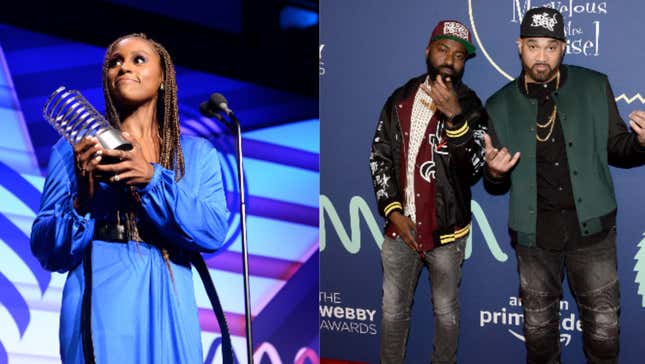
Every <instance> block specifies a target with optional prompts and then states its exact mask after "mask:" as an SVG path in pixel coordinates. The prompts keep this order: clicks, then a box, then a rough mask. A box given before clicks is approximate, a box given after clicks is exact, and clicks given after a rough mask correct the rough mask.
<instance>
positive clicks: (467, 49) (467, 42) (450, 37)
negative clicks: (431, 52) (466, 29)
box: [432, 35, 475, 56]
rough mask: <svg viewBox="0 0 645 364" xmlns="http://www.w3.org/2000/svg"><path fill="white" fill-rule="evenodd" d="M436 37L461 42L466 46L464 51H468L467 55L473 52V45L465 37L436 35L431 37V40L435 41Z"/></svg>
mask: <svg viewBox="0 0 645 364" xmlns="http://www.w3.org/2000/svg"><path fill="white" fill-rule="evenodd" d="M437 39H452V40H454V41H456V42H459V43H461V44H462V45H463V46H464V48H466V53H468V55H469V56H471V55H473V54H475V46H474V45H472V44H471V43H470V42H469V41H467V40H465V39H462V38H459V37H456V36H454V35H438V36H436V37H434V38H432V41H435V40H437Z"/></svg>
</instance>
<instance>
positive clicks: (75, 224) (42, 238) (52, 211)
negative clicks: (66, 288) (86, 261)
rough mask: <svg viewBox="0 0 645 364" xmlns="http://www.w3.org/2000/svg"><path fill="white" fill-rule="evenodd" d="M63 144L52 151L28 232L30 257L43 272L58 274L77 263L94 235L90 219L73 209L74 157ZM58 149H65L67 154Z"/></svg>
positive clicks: (92, 223)
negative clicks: (29, 234)
mask: <svg viewBox="0 0 645 364" xmlns="http://www.w3.org/2000/svg"><path fill="white" fill-rule="evenodd" d="M64 144H67V143H66V142H65V143H64ZM64 144H63V143H61V142H59V143H58V144H56V145H55V146H54V148H52V153H51V156H50V159H49V165H48V167H47V178H46V179H45V187H44V190H43V195H42V197H41V201H40V210H39V212H38V215H37V216H36V219H35V220H34V223H33V225H32V229H31V251H32V253H33V254H34V256H35V257H36V258H37V259H38V261H40V264H41V265H42V266H43V268H45V269H47V270H50V271H57V272H60V273H63V272H66V271H69V270H71V269H73V268H74V267H76V266H77V265H78V264H79V263H80V262H81V260H82V258H83V253H84V251H85V248H86V247H87V245H88V244H89V243H90V241H91V240H92V236H93V235H94V219H93V218H92V217H91V216H90V214H89V213H88V214H86V215H85V216H81V215H79V214H78V213H77V212H76V210H75V209H74V196H75V192H76V191H75V190H76V187H75V186H76V180H75V177H74V171H73V168H74V167H73V164H72V163H73V160H74V157H73V153H71V147H70V146H69V145H68V144H67V145H64ZM60 147H63V148H65V147H67V148H69V152H70V153H64V152H65V150H62V151H61V150H60V149H62V148H60Z"/></svg>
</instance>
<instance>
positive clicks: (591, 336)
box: [515, 229, 620, 364]
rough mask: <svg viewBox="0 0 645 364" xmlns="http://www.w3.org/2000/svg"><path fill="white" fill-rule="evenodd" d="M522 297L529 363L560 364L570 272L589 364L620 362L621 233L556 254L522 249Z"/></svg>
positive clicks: (518, 250)
mask: <svg viewBox="0 0 645 364" xmlns="http://www.w3.org/2000/svg"><path fill="white" fill-rule="evenodd" d="M515 252H516V254H517V269H518V271H519V274H520V298H521V299H522V307H523V309H524V336H525V338H526V350H527V360H526V362H527V363H529V364H552V363H559V362H560V329H559V328H560V326H559V324H560V317H559V316H560V299H561V297H562V280H563V276H564V268H565V267H566V270H567V278H568V280H569V286H570V287H571V291H572V293H573V296H574V298H575V300H576V303H577V304H578V309H579V311H580V318H581V319H582V338H583V349H584V352H585V355H586V356H587V360H588V363H593V364H610V363H612V364H613V363H618V333H619V327H618V314H619V308H620V302H619V299H620V292H619V288H618V272H617V267H616V230H615V229H612V230H611V231H610V232H609V233H608V235H607V237H605V238H604V239H603V240H602V241H601V242H599V243H596V244H593V245H591V246H588V247H583V248H578V249H574V250H570V251H562V252H552V251H548V250H544V249H541V248H528V247H524V246H520V245H517V246H516V247H515Z"/></svg>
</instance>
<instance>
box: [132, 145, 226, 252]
mask: <svg viewBox="0 0 645 364" xmlns="http://www.w3.org/2000/svg"><path fill="white" fill-rule="evenodd" d="M195 149H196V150H197V151H196V152H194V153H191V154H193V155H191V156H190V157H191V158H192V161H191V163H190V164H188V165H189V166H190V167H189V168H197V169H199V170H198V171H190V173H186V175H184V177H183V178H182V180H180V181H176V180H175V172H174V171H172V170H169V169H166V168H163V167H162V166H160V165H159V164H153V166H154V174H153V176H152V179H151V180H150V182H149V183H148V184H147V185H146V186H144V187H143V188H140V189H138V192H139V194H140V196H141V207H142V210H143V211H144V213H145V215H146V216H147V217H148V219H149V220H150V221H151V222H152V224H153V225H154V226H156V227H157V228H158V229H159V232H160V233H161V234H162V235H164V236H165V237H167V238H168V242H169V243H170V244H172V245H175V246H178V247H180V248H182V249H186V250H189V251H205V252H212V251H214V250H216V249H218V248H219V247H220V246H221V245H222V243H223V242H224V239H225V237H226V233H227V231H228V223H227V219H228V215H229V212H228V210H227V208H226V197H225V195H224V187H223V183H222V174H221V170H220V164H219V157H218V153H217V151H216V150H215V148H213V147H212V146H211V145H210V144H209V143H208V142H206V141H205V140H200V144H199V146H196V148H195ZM184 179H196V180H184Z"/></svg>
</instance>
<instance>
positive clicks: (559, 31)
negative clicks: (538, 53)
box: [520, 7, 566, 41]
mask: <svg viewBox="0 0 645 364" xmlns="http://www.w3.org/2000/svg"><path fill="white" fill-rule="evenodd" d="M533 37H546V38H554V39H558V40H561V41H566V37H565V36H564V20H563V18H562V14H561V13H560V12H559V11H557V10H555V9H553V8H548V7H540V8H533V9H531V10H529V11H527V12H526V14H524V18H523V19H522V25H520V38H533Z"/></svg>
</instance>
